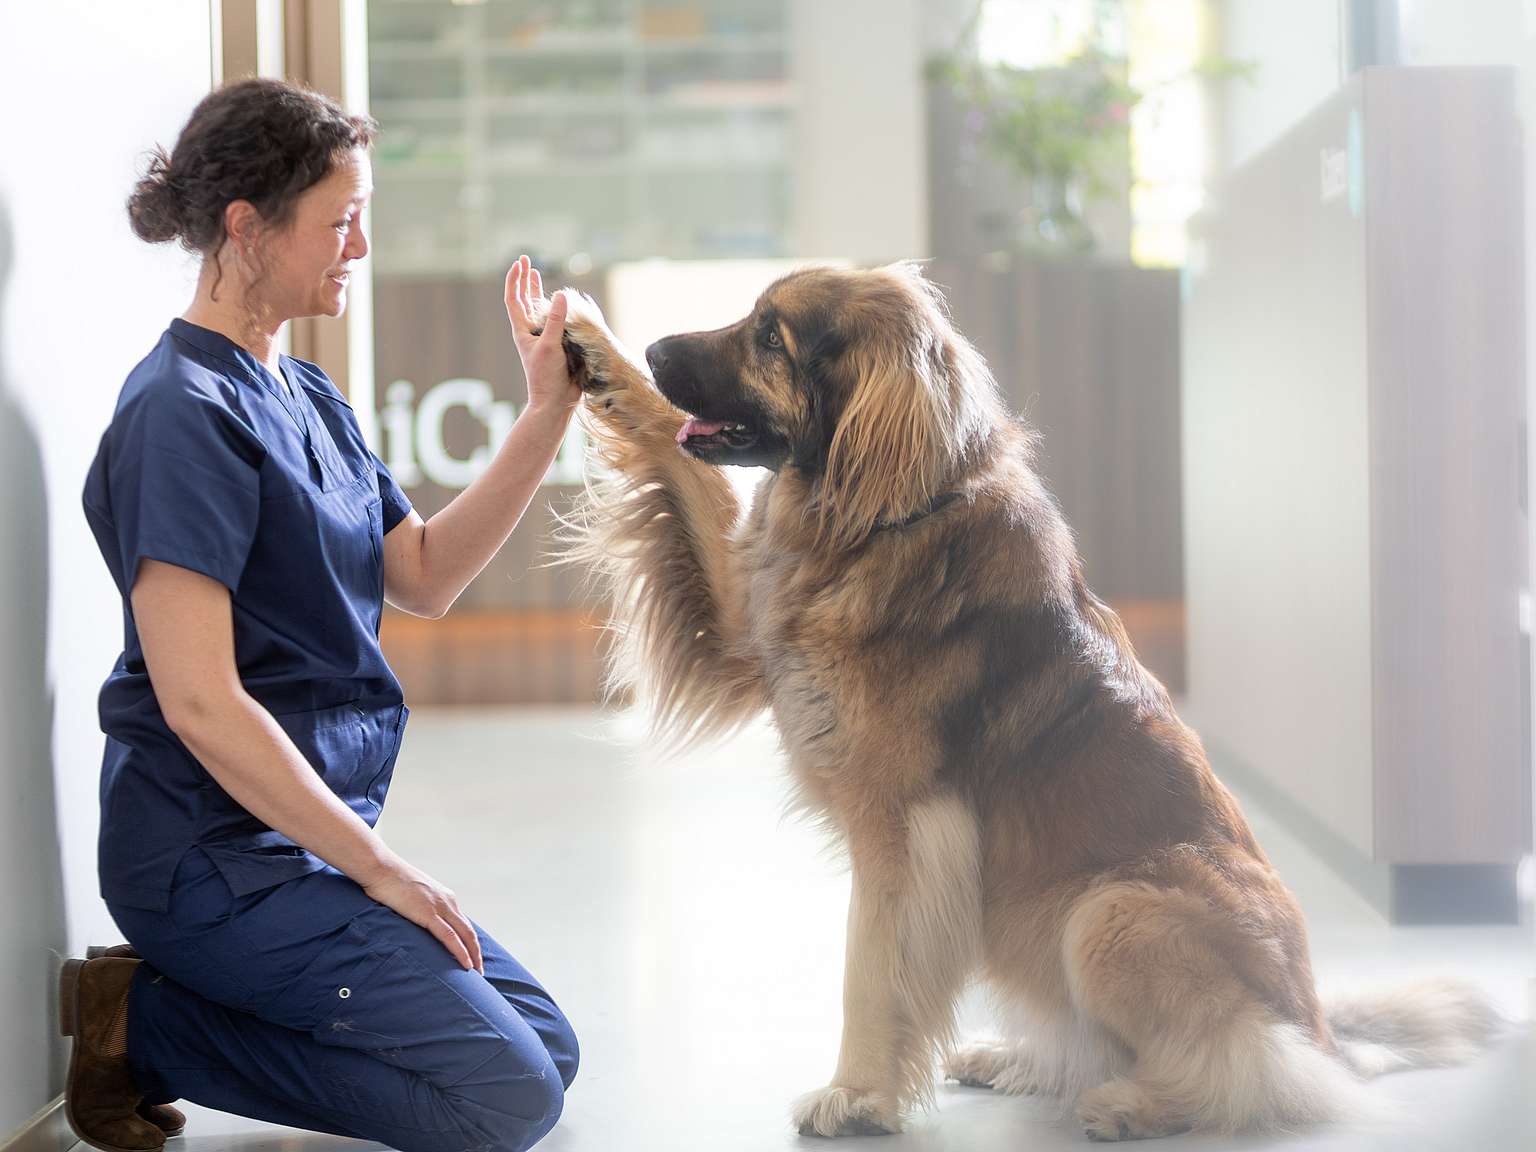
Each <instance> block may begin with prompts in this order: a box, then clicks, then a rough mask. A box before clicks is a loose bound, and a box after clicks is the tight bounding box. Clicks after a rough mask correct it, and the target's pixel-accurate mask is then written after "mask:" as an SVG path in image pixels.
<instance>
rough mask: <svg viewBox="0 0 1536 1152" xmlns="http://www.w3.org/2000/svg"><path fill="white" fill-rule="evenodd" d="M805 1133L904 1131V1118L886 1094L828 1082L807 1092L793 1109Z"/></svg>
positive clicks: (796, 1121)
mask: <svg viewBox="0 0 1536 1152" xmlns="http://www.w3.org/2000/svg"><path fill="white" fill-rule="evenodd" d="M791 1116H792V1117H793V1119H794V1125H795V1127H796V1128H797V1129H798V1130H799V1132H800V1135H802V1136H883V1135H885V1134H886V1133H890V1132H900V1131H901V1118H900V1117H899V1116H898V1115H897V1113H896V1109H895V1108H893V1107H892V1106H891V1102H890V1100H889V1099H888V1098H887V1097H886V1096H885V1094H884V1093H880V1092H870V1091H866V1090H864V1089H862V1088H843V1087H840V1086H839V1085H836V1084H829V1085H827V1087H825V1088H818V1089H816V1091H814V1092H807V1093H806V1094H805V1095H804V1096H802V1097H800V1099H798V1100H796V1101H795V1104H794V1107H793V1109H792V1110H791Z"/></svg>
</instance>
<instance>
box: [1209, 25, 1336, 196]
mask: <svg viewBox="0 0 1536 1152" xmlns="http://www.w3.org/2000/svg"><path fill="white" fill-rule="evenodd" d="M1341 7H1342V0H1285V2H1284V3H1279V4H1277V3H1275V2H1274V0H1226V3H1225V4H1224V5H1223V6H1222V10H1221V27H1222V46H1223V48H1224V50H1225V52H1226V54H1227V55H1228V56H1229V57H1232V58H1235V59H1238V60H1244V61H1248V62H1250V63H1252V64H1254V65H1255V66H1256V67H1255V70H1254V73H1253V76H1252V78H1251V79H1248V80H1232V81H1230V82H1229V83H1228V85H1227V96H1226V101H1225V104H1224V108H1223V114H1222V140H1221V141H1220V144H1221V149H1220V152H1221V154H1222V155H1223V156H1224V158H1225V166H1226V167H1228V168H1232V167H1236V166H1237V165H1239V164H1241V163H1243V161H1245V160H1247V159H1248V158H1249V157H1250V156H1252V155H1253V154H1254V153H1255V152H1258V151H1259V150H1260V149H1262V148H1263V147H1264V146H1265V145H1267V144H1269V143H1270V142H1271V141H1273V140H1274V139H1275V137H1277V136H1279V135H1280V134H1281V133H1282V132H1284V131H1285V130H1286V129H1287V128H1289V127H1290V126H1291V125H1292V124H1294V123H1296V121H1297V120H1299V119H1301V118H1302V117H1303V116H1305V115H1306V114H1307V112H1308V111H1310V110H1311V109H1312V108H1314V107H1316V106H1317V105H1318V104H1320V103H1322V102H1323V101H1324V100H1325V99H1327V98H1328V96H1329V95H1331V94H1332V93H1333V92H1334V90H1335V89H1337V88H1338V86H1339V83H1340V81H1341V79H1342V78H1343V75H1344V59H1343V53H1344V41H1343V36H1342V35H1341V31H1340V29H1341V25H1340V9H1341Z"/></svg>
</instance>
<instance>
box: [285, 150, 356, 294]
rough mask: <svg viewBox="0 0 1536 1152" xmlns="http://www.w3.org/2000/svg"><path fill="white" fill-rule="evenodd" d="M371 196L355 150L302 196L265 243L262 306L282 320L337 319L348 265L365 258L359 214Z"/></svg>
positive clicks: (346, 278) (344, 288) (349, 266)
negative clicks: (291, 212) (284, 224)
mask: <svg viewBox="0 0 1536 1152" xmlns="http://www.w3.org/2000/svg"><path fill="white" fill-rule="evenodd" d="M372 195H373V166H372V165H371V164H370V163H369V162H368V154H367V153H366V152H364V151H363V150H362V149H360V148H358V149H353V150H352V151H351V152H348V153H346V154H345V156H343V157H342V158H341V160H340V161H339V162H338V163H337V165H336V167H335V168H334V169H333V170H332V172H331V174H330V175H329V176H327V177H326V178H325V179H324V180H322V181H320V183H318V184H316V185H315V186H314V187H312V188H310V189H308V190H307V191H305V192H303V193H302V194H301V195H300V196H299V199H298V202H297V203H296V204H295V205H294V211H293V216H292V217H291V218H290V219H289V221H288V223H287V225H286V226H285V227H283V228H279V229H277V230H276V231H275V232H274V233H273V234H272V235H271V236H270V237H269V238H268V242H267V244H266V245H265V264H266V276H265V277H264V279H263V281H262V282H261V285H260V287H259V289H258V291H259V292H260V293H261V296H262V297H263V298H264V303H266V304H267V305H269V306H270V307H271V308H272V309H273V311H275V312H276V313H277V314H278V315H279V316H281V317H282V318H283V319H291V318H293V317H297V316H340V315H341V314H342V312H344V311H345V310H346V307H347V281H348V275H349V272H350V270H351V265H352V262H353V261H354V260H361V259H362V258H363V257H364V256H366V255H367V254H368V239H367V237H365V236H364V235H363V222H362V215H363V207H364V206H365V205H366V204H367V203H368V199H369V197H371V196H372Z"/></svg>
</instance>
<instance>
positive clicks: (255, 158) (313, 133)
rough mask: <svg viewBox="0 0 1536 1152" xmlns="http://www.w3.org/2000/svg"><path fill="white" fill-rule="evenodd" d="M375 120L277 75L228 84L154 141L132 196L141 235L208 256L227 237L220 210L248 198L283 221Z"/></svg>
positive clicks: (131, 216) (365, 139)
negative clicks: (170, 143)
mask: <svg viewBox="0 0 1536 1152" xmlns="http://www.w3.org/2000/svg"><path fill="white" fill-rule="evenodd" d="M377 132H378V124H377V123H376V122H375V121H374V120H373V118H372V117H369V116H349V115H347V113H345V112H344V111H342V109H341V108H340V107H339V106H338V105H337V104H336V102H335V101H334V100H331V99H330V98H329V97H327V96H323V95H321V94H320V93H318V92H314V91H311V90H309V89H307V88H300V87H298V86H296V85H293V84H287V83H284V82H283V81H281V80H267V79H252V80H239V81H236V82H234V83H231V84H226V85H224V86H223V87H221V88H217V89H215V90H214V91H213V92H211V93H209V94H208V95H207V96H205V97H204V98H203V99H202V101H201V102H200V103H199V104H198V106H197V107H196V108H195V109H193V111H192V118H191V119H190V120H188V121H187V124H186V127H185V128H183V129H182V130H181V135H180V136H179V137H177V139H176V147H175V148H174V149H173V150H172V151H171V154H170V155H169V156H167V155H166V153H165V150H164V149H163V148H156V149H155V150H154V151H153V152H152V153H151V154H150V159H149V165H148V169H147V171H146V172H145V174H144V177H143V179H141V180H140V181H139V182H138V184H137V185H135V186H134V189H133V194H132V195H131V196H129V197H128V220H129V222H130V223H131V224H132V225H133V230H134V232H135V234H137V235H138V237H139V238H140V239H141V240H147V241H149V242H150V243H152V244H163V243H165V242H167V241H170V240H179V241H181V245H182V247H183V248H185V249H187V251H189V252H194V253H200V254H202V255H204V256H207V255H211V254H212V253H214V252H216V251H218V249H219V247H220V245H222V244H223V242H224V209H225V208H227V207H228V206H229V205H230V204H231V203H233V202H234V201H236V200H248V201H250V203H251V204H252V205H253V206H254V207H255V208H256V210H257V211H258V212H259V213H260V214H261V218H262V219H263V220H265V221H266V222H268V223H270V224H275V225H282V224H284V223H286V222H287V220H288V219H289V217H290V216H291V215H292V213H293V208H294V204H295V202H296V201H297V200H298V198H299V196H300V194H302V193H303V192H304V191H305V190H306V189H309V188H311V187H313V186H314V185H316V184H318V183H320V181H322V180H324V179H325V178H326V177H327V176H328V175H330V174H331V172H332V171H333V170H334V169H335V167H336V164H337V161H338V159H339V158H340V157H342V156H344V155H345V154H346V153H347V152H349V151H350V150H352V149H354V148H367V147H368V146H369V145H370V144H372V143H373V138H374V136H375V135H376V134H377Z"/></svg>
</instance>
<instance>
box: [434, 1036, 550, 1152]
mask: <svg viewBox="0 0 1536 1152" xmlns="http://www.w3.org/2000/svg"><path fill="white" fill-rule="evenodd" d="M541 1055H542V1054H541ZM522 1056H523V1054H522V1052H520V1051H519V1050H517V1048H516V1046H514V1045H508V1047H507V1051H506V1053H505V1054H504V1056H503V1057H502V1058H500V1059H497V1060H495V1061H493V1062H492V1063H493V1064H494V1065H495V1066H494V1067H487V1068H485V1069H483V1073H484V1074H483V1075H482V1076H480V1077H478V1078H477V1083H475V1084H474V1085H473V1086H469V1085H460V1086H459V1089H458V1091H457V1093H456V1095H458V1096H459V1098H460V1100H461V1101H462V1103H463V1104H464V1106H465V1110H466V1112H467V1113H468V1115H467V1116H466V1119H468V1120H470V1121H472V1122H473V1123H474V1125H475V1126H476V1127H477V1128H478V1129H479V1130H480V1131H482V1132H484V1133H485V1134H486V1135H487V1136H488V1137H489V1138H490V1147H489V1149H488V1150H487V1152H524V1150H525V1149H528V1148H532V1147H533V1146H534V1145H535V1144H537V1143H538V1142H539V1141H540V1140H542V1139H543V1138H544V1137H545V1136H547V1135H548V1134H549V1132H550V1130H551V1129H552V1128H554V1126H555V1123H556V1121H558V1120H559V1119H560V1114H561V1113H562V1112H563V1111H564V1109H565V1085H564V1083H563V1078H562V1073H561V1071H560V1070H559V1069H558V1068H557V1067H556V1066H555V1064H554V1062H553V1061H552V1060H550V1059H548V1058H543V1059H540V1060H536V1061H528V1060H526V1059H523V1058H522Z"/></svg>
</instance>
